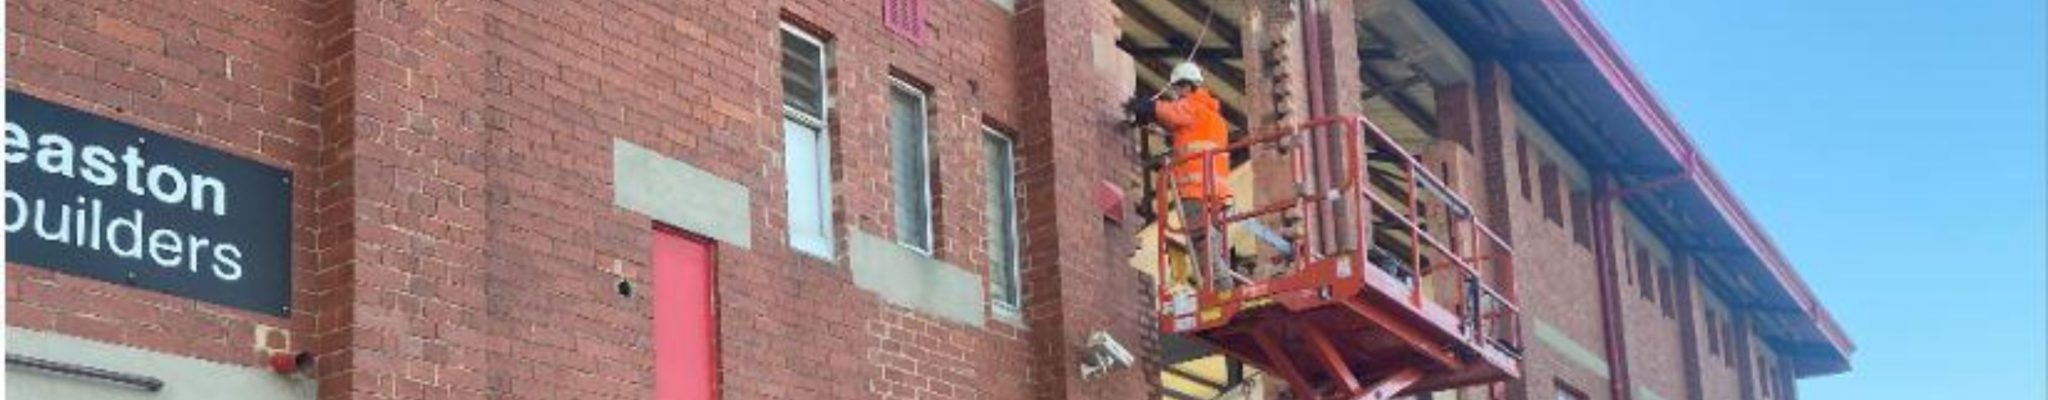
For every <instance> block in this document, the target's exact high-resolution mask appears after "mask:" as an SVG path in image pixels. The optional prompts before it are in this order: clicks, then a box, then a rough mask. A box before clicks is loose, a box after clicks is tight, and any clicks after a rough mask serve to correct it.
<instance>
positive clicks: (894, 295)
mask: <svg viewBox="0 0 2048 400" xmlns="http://www.w3.org/2000/svg"><path fill="white" fill-rule="evenodd" d="M847 248H848V251H847V257H848V260H849V262H848V264H849V268H851V269H852V270H853V284H854V286H857V287H860V288H861V290H866V291H868V292H870V293H874V294H876V295H877V296H880V297H881V298H882V300H883V301H887V302H889V303H891V304H896V305H900V306H904V307H909V308H911V309H913V310H917V311H918V312H921V313H925V314H930V315H934V316H938V317H940V318H944V319H946V320H949V321H953V322H957V323H960V324H964V325H969V326H977V327H978V326H982V323H983V322H984V321H985V320H987V318H988V317H987V313H988V296H987V295H985V294H984V293H983V289H984V288H983V284H982V280H981V276H980V275H977V274H975V273H973V272H969V271H967V270H966V269H963V268H960V267H958V266H954V265H952V264H947V263H946V262H944V261H939V260H938V259H935V258H932V257H931V256H928V255H925V254H924V253H919V252H916V251H912V250H910V249H908V248H905V247H903V245H899V244H896V241H894V240H888V239H883V238H879V237H875V236H874V235H870V234H868V233H866V232H860V231H854V232H853V235H852V237H850V238H848V240H847Z"/></svg>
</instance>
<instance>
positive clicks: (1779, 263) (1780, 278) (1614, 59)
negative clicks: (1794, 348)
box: [1539, 0, 1855, 370]
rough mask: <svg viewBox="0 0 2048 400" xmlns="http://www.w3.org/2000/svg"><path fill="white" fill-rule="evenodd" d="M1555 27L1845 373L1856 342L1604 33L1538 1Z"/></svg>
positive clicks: (1558, 1) (1560, 3)
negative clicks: (1686, 174) (1686, 171)
mask: <svg viewBox="0 0 2048 400" xmlns="http://www.w3.org/2000/svg"><path fill="white" fill-rule="evenodd" d="M1539 1H1540V2H1541V3H1542V5H1543V7H1544V8H1545V9H1546V10H1548V11H1549V13H1550V15H1551V16H1552V17H1553V18H1555V19H1556V22H1557V23H1558V25H1559V27H1560V28H1561V29H1562V30H1563V31H1564V32H1565V33H1566V34H1567V35H1569V36H1570V37H1571V40H1572V42H1573V43H1574V45H1575V46H1576V47H1577V48H1578V50H1579V51H1580V52H1582V53H1584V55H1585V56H1586V60H1587V61H1588V62H1590V63H1591V64H1592V66H1593V67H1594V68H1595V69H1596V70H1598V71H1599V74H1600V75H1601V77H1602V78H1603V79H1605V80H1606V82H1607V84H1608V86H1609V87H1611V88H1613V89H1614V90H1615V92H1616V93H1617V94H1619V95H1620V97H1621V99H1622V100H1623V102H1624V103H1626V104H1627V105H1628V108H1629V111H1630V112H1631V113H1633V114H1634V115H1635V116H1636V117H1637V119H1638V120H1639V122H1641V123H1642V124H1643V125H1644V127H1645V128H1647V131H1649V132H1651V134H1652V135H1654V136H1655V139H1656V141H1657V143H1658V145H1659V146H1660V147H1661V148H1662V149H1663V150H1664V152H1665V153H1667V154H1668V155H1669V156H1670V157H1672V159H1673V160H1677V161H1678V162H1679V163H1680V164H1681V165H1689V166H1690V167H1691V169H1692V171H1691V172H1692V174H1693V179H1690V181H1692V182H1693V184H1694V185H1695V186H1697V189H1698V190H1700V191H1701V192H1702V193H1705V194H1706V195H1707V196H1706V197H1707V199H1708V200H1709V202H1710V203H1711V204H1712V205H1713V207H1714V209H1715V211H1716V212H1717V213H1718V214H1719V215H1720V217H1721V219H1722V220H1723V221H1725V222H1727V223H1728V225H1729V226H1728V227H1729V229H1730V231H1732V232H1735V234H1736V235H1737V236H1738V237H1739V238H1740V239H1741V240H1742V242H1743V244H1744V246H1745V247H1746V248H1747V249H1748V250H1749V251H1750V253H1751V255H1753V256H1755V257H1756V259H1757V260H1759V261H1760V262H1761V264H1762V265H1763V266H1764V267H1765V269H1766V270H1767V271H1769V272H1770V275H1771V278H1772V279H1773V281H1774V282H1775V283H1776V284H1777V285H1778V286H1780V287H1781V288H1782V289H1784V290H1785V292H1786V293H1788V294H1790V295H1791V297H1792V298H1793V300H1794V301H1795V302H1797V303H1798V305H1799V307H1800V309H1801V310H1802V311H1804V312H1805V314H1806V316H1807V317H1808V318H1809V319H1810V320H1812V321H1813V323H1814V325H1815V326H1814V328H1816V329H1817V330H1818V331H1819V332H1821V334H1822V336H1824V337H1826V338H1827V340H1828V342H1829V343H1828V344H1829V345H1831V347H1832V349H1831V350H1832V352H1833V353H1834V357H1836V358H1838V360H1839V361H1840V364H1841V365H1843V366H1844V367H1845V368H1843V369H1844V370H1846V369H1847V368H1846V366H1847V364H1848V361H1847V360H1848V358H1849V354H1850V353H1852V352H1854V349H1855V344H1854V343H1853V342H1851V341H1850V339H1849V337H1848V335H1847V334H1846V333H1844V332H1843V331H1842V329H1841V328H1840V326H1839V325H1837V324H1836V323H1835V321H1834V318H1833V317H1832V316H1830V315H1829V314H1828V312H1827V309H1826V308H1825V307H1824V306H1822V305H1821V304H1820V302H1819V301H1818V300H1816V299H1815V297H1814V295H1813V292H1812V290H1811V289H1810V288H1809V287H1808V286H1807V285H1806V283H1805V281H1804V280H1802V279H1800V277H1799V274H1798V272H1796V271H1794V270H1793V269H1792V268H1791V263H1789V262H1787V261H1786V260H1785V258H1784V256H1783V255H1782V254H1780V253H1779V252H1778V249H1777V246H1776V245H1775V244H1773V243H1772V241H1771V239H1770V237H1769V236H1768V235H1766V234H1765V233H1764V231H1763V229H1762V228H1761V227H1760V226H1759V225H1758V224H1757V223H1756V222H1755V221H1754V220H1753V219H1752V218H1750V216H1749V212H1748V210H1746V209H1744V208H1743V206H1742V203H1741V202H1740V201H1739V200H1737V199H1736V198H1735V196H1734V195H1733V194H1732V192H1731V191H1729V190H1728V188H1727V185H1726V184H1725V183H1723V182H1722V181H1721V178H1720V175H1719V174H1718V173H1716V172H1715V171H1714V168H1713V167H1712V166H1711V165H1709V164H1708V163H1707V162H1706V160H1705V159H1704V158H1703V157H1699V151H1698V149H1697V147H1696V146H1694V144H1693V143H1692V140H1691V139H1690V138H1689V137H1687V136H1686V134H1685V131H1684V129H1683V128H1680V127H1679V126H1678V124H1677V123H1676V122H1675V120H1674V119H1673V118H1671V117H1670V114H1669V113H1668V112H1666V111H1665V109H1664V107H1663V105H1662V104H1661V103H1659V102H1658V101H1657V99H1656V96H1655V94H1653V93H1652V92H1651V91H1650V89H1649V87H1648V86H1647V85H1645V84H1644V83H1643V82H1642V80H1641V79H1640V78H1639V77H1638V76H1637V75H1636V73H1635V70H1634V68H1633V67H1631V66H1630V65H1629V64H1628V61H1627V59H1626V57H1624V56H1623V55H1622V54H1621V51H1620V50H1619V49H1618V48H1616V47H1615V46H1614V44H1613V41H1612V40H1611V39H1609V38H1608V36H1607V33H1606V32H1605V31H1604V30H1603V29H1602V28H1600V25H1599V23H1598V22H1596V21H1595V20H1594V19H1593V17H1592V16H1591V14H1589V13H1588V12H1586V10H1585V7H1584V6H1583V5H1582V4H1580V3H1579V1H1578V0H1539Z"/></svg>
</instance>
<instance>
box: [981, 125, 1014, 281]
mask: <svg viewBox="0 0 2048 400" xmlns="http://www.w3.org/2000/svg"><path fill="white" fill-rule="evenodd" d="M981 147H982V155H983V159H985V160H987V162H988V169H987V174H988V176H987V178H985V179H986V180H987V187H986V188H985V190H983V192H984V193H985V196H986V197H987V199H988V204H987V208H986V212H987V213H988V258H989V268H988V274H989V282H990V284H989V295H990V296H993V297H995V304H996V309H997V310H1001V311H1006V312H1010V313H1015V312H1017V310H1018V309H1019V308H1020V307H1021V306H1023V300H1024V293H1023V290H1022V289H1023V287H1022V286H1023V285H1022V284H1021V283H1020V282H1019V281H1020V278H1021V277H1020V276H1019V275H1018V273H1017V152H1016V147H1015V145H1014V144H1013V143H1012V142H1011V141H1010V138H1009V137H1008V136H1004V135H1003V134H1002V133H1001V132H996V131H995V130H994V129H988V128H982V135H981Z"/></svg>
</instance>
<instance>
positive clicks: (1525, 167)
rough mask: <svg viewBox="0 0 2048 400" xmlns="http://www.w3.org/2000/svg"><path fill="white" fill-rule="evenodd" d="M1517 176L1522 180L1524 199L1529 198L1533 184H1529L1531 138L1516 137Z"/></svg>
mask: <svg viewBox="0 0 2048 400" xmlns="http://www.w3.org/2000/svg"><path fill="white" fill-rule="evenodd" d="M1515 176H1516V177H1518V178H1521V181H1522V200H1529V197H1530V193H1529V192H1530V190H1532V186H1533V185H1530V184H1529V138H1526V137H1516V138H1515Z"/></svg>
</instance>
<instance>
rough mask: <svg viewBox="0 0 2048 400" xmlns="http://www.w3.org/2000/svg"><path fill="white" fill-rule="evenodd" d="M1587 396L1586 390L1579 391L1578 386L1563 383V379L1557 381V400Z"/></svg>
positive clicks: (1582, 399)
mask: <svg viewBox="0 0 2048 400" xmlns="http://www.w3.org/2000/svg"><path fill="white" fill-rule="evenodd" d="M1587 398H1588V397H1586V392H1582V391H1579V389H1578V388H1574V387H1572V385H1570V384H1566V383H1564V381H1563V380H1559V381H1557V400H1586V399H1587Z"/></svg>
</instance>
